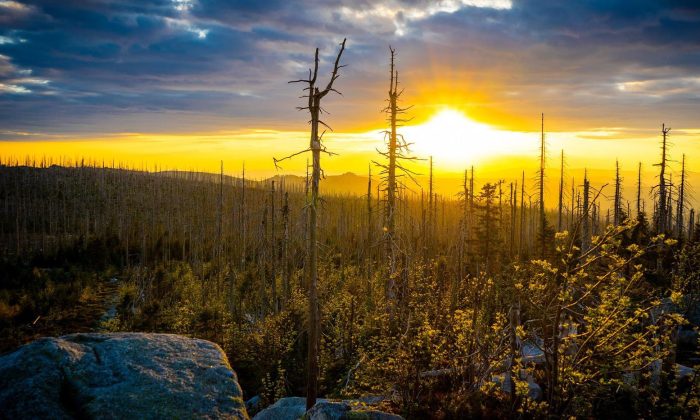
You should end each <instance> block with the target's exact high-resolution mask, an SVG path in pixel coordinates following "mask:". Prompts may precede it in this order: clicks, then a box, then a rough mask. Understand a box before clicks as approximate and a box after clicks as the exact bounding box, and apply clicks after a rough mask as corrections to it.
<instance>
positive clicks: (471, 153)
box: [401, 108, 532, 167]
mask: <svg viewBox="0 0 700 420" xmlns="http://www.w3.org/2000/svg"><path fill="white" fill-rule="evenodd" d="M401 131H402V133H403V135H404V136H405V138H406V140H407V141H408V142H409V143H413V146H412V147H411V149H412V150H413V151H414V152H415V154H416V155H420V156H433V157H434V158H435V159H436V160H439V161H440V162H441V164H446V165H450V166H459V167H464V165H466V164H473V163H477V162H480V161H483V160H485V159H489V158H493V157H496V156H504V155H517V154H522V153H523V152H527V151H528V150H529V149H530V148H531V146H532V144H531V143H532V142H531V141H528V140H531V139H529V138H528V137H529V136H526V135H525V134H524V133H517V132H512V131H503V130H498V129H495V128H493V127H491V126H489V125H487V124H483V123H479V122H476V121H474V120H472V119H470V118H469V117H467V116H466V115H465V114H463V113H462V112H460V111H457V110H455V109H451V108H444V109H442V110H441V111H439V112H438V113H436V114H435V115H434V116H433V117H432V118H431V119H430V120H428V121H427V122H425V123H423V124H420V125H415V126H406V127H404V128H403V129H402V130H401Z"/></svg>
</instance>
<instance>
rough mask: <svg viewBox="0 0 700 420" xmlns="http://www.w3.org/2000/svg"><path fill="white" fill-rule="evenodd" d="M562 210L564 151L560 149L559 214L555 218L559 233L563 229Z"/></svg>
mask: <svg viewBox="0 0 700 420" xmlns="http://www.w3.org/2000/svg"><path fill="white" fill-rule="evenodd" d="M563 210H564V149H561V170H560V172H559V212H558V217H557V231H559V232H561V231H562V227H563V222H564V219H563V213H562V212H563Z"/></svg>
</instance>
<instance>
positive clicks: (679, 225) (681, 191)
mask: <svg viewBox="0 0 700 420" xmlns="http://www.w3.org/2000/svg"><path fill="white" fill-rule="evenodd" d="M684 212H685V154H683V159H682V161H681V183H680V185H678V203H677V207H676V236H677V237H678V238H679V239H682V238H683V229H684V227H685V226H684V223H683V215H684Z"/></svg>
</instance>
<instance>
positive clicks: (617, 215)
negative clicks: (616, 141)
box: [613, 159, 622, 226]
mask: <svg viewBox="0 0 700 420" xmlns="http://www.w3.org/2000/svg"><path fill="white" fill-rule="evenodd" d="M621 201H622V180H621V179H620V161H619V160H617V159H616V160H615V201H614V204H613V206H614V207H613V225H615V226H618V225H619V224H620V223H621V222H622V203H621Z"/></svg>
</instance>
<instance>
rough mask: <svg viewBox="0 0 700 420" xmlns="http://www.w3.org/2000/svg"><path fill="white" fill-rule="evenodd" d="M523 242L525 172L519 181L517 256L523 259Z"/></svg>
mask: <svg viewBox="0 0 700 420" xmlns="http://www.w3.org/2000/svg"><path fill="white" fill-rule="evenodd" d="M524 242H525V171H523V174H522V180H521V181H520V240H519V241H518V255H519V256H520V258H523V245H524Z"/></svg>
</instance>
